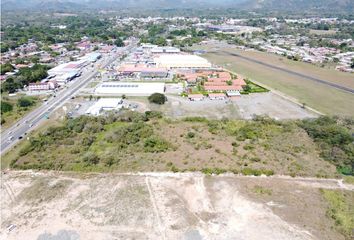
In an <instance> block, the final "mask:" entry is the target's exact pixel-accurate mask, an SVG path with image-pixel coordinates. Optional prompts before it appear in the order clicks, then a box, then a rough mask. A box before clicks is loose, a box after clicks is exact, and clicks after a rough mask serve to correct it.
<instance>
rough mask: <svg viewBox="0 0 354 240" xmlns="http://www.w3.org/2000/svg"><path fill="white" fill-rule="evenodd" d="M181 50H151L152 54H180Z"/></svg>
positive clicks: (159, 48)
mask: <svg viewBox="0 0 354 240" xmlns="http://www.w3.org/2000/svg"><path fill="white" fill-rule="evenodd" d="M180 52H181V50H180V49H179V48H175V47H154V48H152V49H151V53H152V54H179V53H180Z"/></svg>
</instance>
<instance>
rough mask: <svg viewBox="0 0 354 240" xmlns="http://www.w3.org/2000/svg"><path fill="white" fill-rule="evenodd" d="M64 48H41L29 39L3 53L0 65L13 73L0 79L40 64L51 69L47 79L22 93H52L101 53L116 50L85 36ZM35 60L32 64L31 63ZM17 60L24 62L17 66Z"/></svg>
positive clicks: (60, 46)
mask: <svg viewBox="0 0 354 240" xmlns="http://www.w3.org/2000/svg"><path fill="white" fill-rule="evenodd" d="M67 45H68V44H67V43H57V44H51V45H49V46H48V48H42V49H40V48H39V47H38V46H39V45H38V44H37V42H35V41H34V40H32V39H30V40H29V41H28V43H25V44H23V45H21V46H19V47H17V48H15V49H11V50H9V51H7V52H5V53H2V56H1V60H0V61H1V62H0V63H1V64H5V63H10V64H11V65H12V66H13V67H14V70H13V71H12V72H7V73H5V74H4V75H1V76H0V80H1V81H5V80H6V79H7V78H8V77H9V76H11V75H15V74H16V73H17V72H18V71H19V69H20V68H24V67H29V68H31V67H32V66H33V65H34V64H35V63H40V64H44V65H48V66H49V67H52V66H54V67H52V68H51V69H49V70H48V77H47V78H45V79H38V80H39V81H38V82H36V83H30V84H29V85H28V86H27V87H26V88H25V90H27V91H48V90H53V89H55V88H57V87H59V86H61V85H64V84H66V83H67V82H69V81H71V80H73V79H74V78H76V77H78V76H80V75H81V72H82V68H83V67H85V66H87V65H89V64H91V63H93V62H95V61H97V59H99V58H100V57H101V56H102V54H104V53H110V52H112V51H115V48H116V47H115V46H112V45H107V44H103V43H96V42H91V41H90V40H89V39H88V38H86V37H83V38H82V40H81V41H79V42H77V43H75V44H74V45H73V46H71V47H68V46H67ZM34 57H35V58H36V60H35V61H33V58H34ZM19 59H23V61H21V62H20V63H19V61H18V60H19Z"/></svg>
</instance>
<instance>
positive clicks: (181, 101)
mask: <svg viewBox="0 0 354 240" xmlns="http://www.w3.org/2000/svg"><path fill="white" fill-rule="evenodd" d="M167 98H168V102H167V103H165V104H164V105H162V106H158V105H155V104H154V105H153V104H149V103H148V102H147V101H145V100H144V99H142V98H140V99H134V98H130V99H131V101H132V102H135V103H138V104H139V105H141V106H144V108H143V109H144V110H146V108H148V109H152V110H157V111H162V112H163V113H164V114H165V115H167V116H169V117H172V118H180V117H187V116H200V117H206V118H211V119H222V118H229V119H252V117H253V116H254V115H268V116H269V117H271V118H275V119H304V118H313V117H317V114H315V113H313V112H310V111H308V110H306V109H303V108H301V107H299V106H298V105H296V104H294V103H292V102H290V101H288V100H286V99H284V98H282V97H280V96H278V95H276V94H274V93H272V92H268V93H254V94H250V95H242V96H241V97H240V98H239V99H235V100H228V99H227V100H208V99H205V100H203V101H195V102H193V101H189V100H188V99H186V98H183V97H179V96H175V95H167ZM138 110H139V109H138Z"/></svg>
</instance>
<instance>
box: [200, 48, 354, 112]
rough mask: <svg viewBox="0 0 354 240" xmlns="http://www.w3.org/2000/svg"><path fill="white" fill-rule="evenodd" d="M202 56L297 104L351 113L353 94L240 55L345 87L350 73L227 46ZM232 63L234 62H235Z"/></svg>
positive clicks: (348, 81) (347, 84) (349, 82)
mask: <svg viewBox="0 0 354 240" xmlns="http://www.w3.org/2000/svg"><path fill="white" fill-rule="evenodd" d="M213 47H215V45H205V46H204V45H203V46H196V47H195V48H197V49H206V50H208V49H212V48H213ZM229 53H231V54H232V53H236V54H238V55H240V56H241V57H238V56H234V55H230V54H229ZM204 57H206V58H207V59H208V60H210V61H211V62H212V63H215V64H218V65H219V66H227V68H228V69H229V70H231V71H234V72H237V73H239V74H242V75H243V76H247V77H249V78H251V79H253V80H255V81H256V82H259V83H261V84H264V85H265V86H268V87H269V88H271V89H274V90H277V91H280V92H282V93H284V94H286V95H288V96H291V97H293V98H295V99H297V100H298V101H299V102H301V103H306V105H307V106H309V107H312V108H314V109H316V110H318V111H320V112H322V113H325V114H329V115H339V116H354V113H353V111H352V110H351V109H352V106H353V105H354V97H353V94H350V93H346V92H344V91H341V90H338V89H335V88H333V87H330V86H326V85H324V84H320V83H316V82H313V81H310V80H308V79H306V78H303V77H300V76H295V75H292V74H288V73H284V72H282V71H280V70H276V69H271V68H269V67H266V66H263V65H261V64H257V63H255V62H252V61H249V60H245V59H244V58H242V57H247V58H250V59H254V60H255V61H261V62H264V63H267V64H271V65H273V66H277V67H281V68H284V69H288V70H292V71H295V72H299V73H302V74H306V75H310V76H313V77H317V78H319V79H323V80H325V81H328V82H330V83H332V82H333V83H335V84H338V85H342V86H346V87H349V88H353V81H351V79H352V76H351V74H348V73H343V72H338V71H336V70H334V69H328V68H319V67H316V66H313V65H311V64H308V63H304V62H295V61H292V60H288V59H286V58H285V57H281V56H278V55H272V54H268V53H262V52H258V51H241V50H236V49H231V48H222V49H220V51H216V52H208V53H206V54H205V55H204ZM236 62H237V64H235V63H236ZM323 99H326V101H323Z"/></svg>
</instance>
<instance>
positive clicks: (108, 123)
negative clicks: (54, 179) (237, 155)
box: [11, 112, 172, 171]
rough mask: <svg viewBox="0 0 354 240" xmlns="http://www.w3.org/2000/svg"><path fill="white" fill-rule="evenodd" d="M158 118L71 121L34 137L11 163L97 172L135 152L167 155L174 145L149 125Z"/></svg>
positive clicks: (137, 116) (111, 117) (132, 114)
mask: <svg viewBox="0 0 354 240" xmlns="http://www.w3.org/2000/svg"><path fill="white" fill-rule="evenodd" d="M148 116H149V117H150V118H148ZM155 116H158V114H153V113H151V112H149V113H148V114H139V113H135V112H125V113H123V114H121V115H119V116H118V115H108V116H105V117H98V118H91V117H87V116H82V117H80V118H76V119H68V120H66V121H65V122H64V124H62V125H60V126H55V127H49V128H48V129H47V130H45V131H44V132H41V133H39V134H38V135H36V136H33V137H31V139H30V140H29V141H28V142H27V143H26V144H25V145H24V146H23V147H22V148H21V150H20V151H19V155H18V158H17V159H13V160H12V162H11V166H12V167H14V168H21V169H29V168H32V169H62V170H77V171H89V170H96V171H97V170H103V169H109V168H111V167H114V166H116V165H117V164H118V163H119V162H120V160H121V159H122V158H124V157H126V156H127V154H131V153H132V152H134V153H139V152H147V153H158V152H164V151H166V150H168V149H169V148H171V147H172V145H171V144H170V143H168V142H167V141H166V140H164V139H163V138H161V137H160V136H159V135H158V134H155V132H154V129H153V127H152V126H151V125H150V124H148V123H146V121H148V120H149V119H154V117H155ZM62 151H63V152H65V154H64V155H62ZM28 156H31V161H28ZM59 156H60V157H59ZM21 157H22V158H23V159H21Z"/></svg>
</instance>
